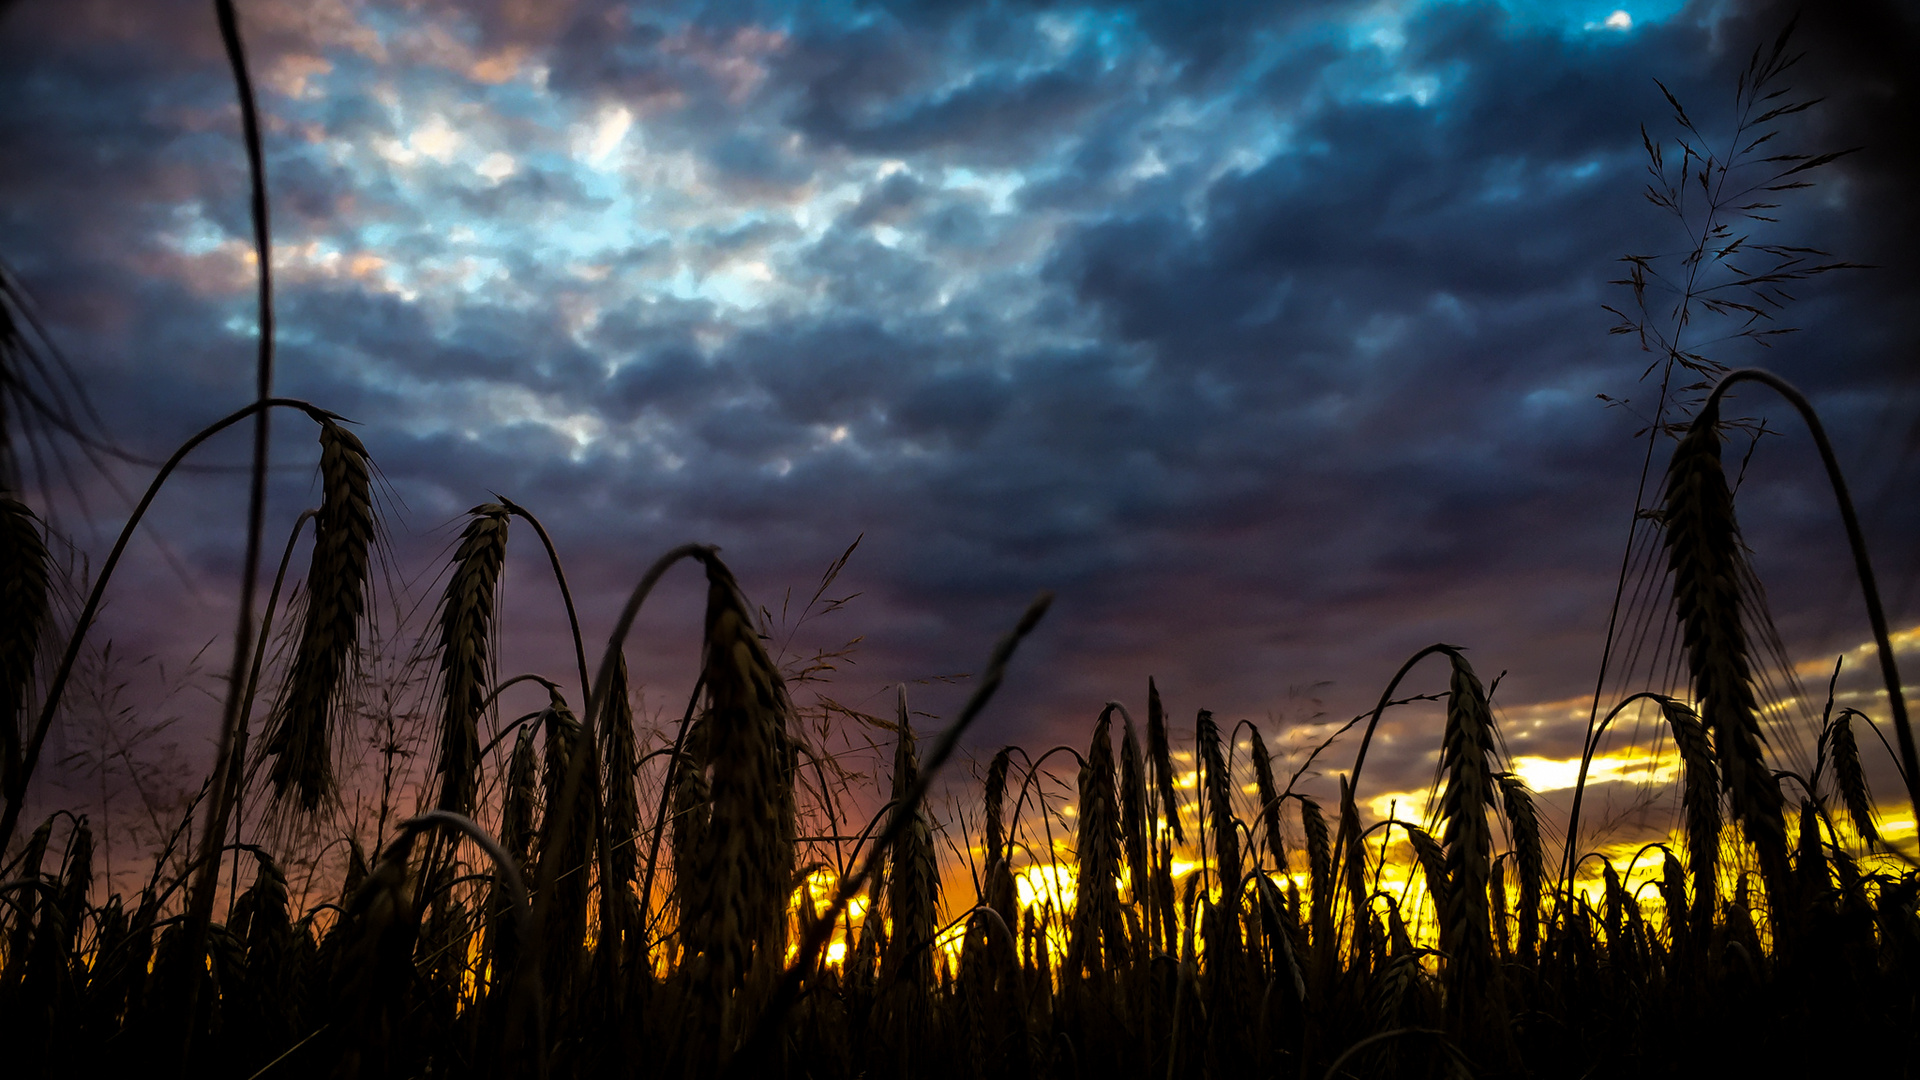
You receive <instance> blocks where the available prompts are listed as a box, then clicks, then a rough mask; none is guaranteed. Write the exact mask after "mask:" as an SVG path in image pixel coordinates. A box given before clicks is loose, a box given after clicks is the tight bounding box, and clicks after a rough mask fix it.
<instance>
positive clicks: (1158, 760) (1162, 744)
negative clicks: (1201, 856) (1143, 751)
mask: <svg viewBox="0 0 1920 1080" xmlns="http://www.w3.org/2000/svg"><path fill="white" fill-rule="evenodd" d="M1147 755H1148V757H1149V758H1150V759H1151V762H1152V765H1153V774H1154V779H1155V782H1156V783H1157V784H1158V785H1159V790H1160V813H1161V814H1162V815H1163V816H1164V817H1165V818H1166V820H1167V827H1168V828H1170V829H1172V830H1173V839H1174V840H1175V842H1177V843H1182V844H1184V843H1186V842H1187V834H1186V832H1185V830H1183V829H1182V828H1181V825H1180V800H1179V797H1178V795H1177V793H1176V789H1175V788H1174V786H1173V781H1174V774H1173V749H1172V746H1171V745H1170V743H1169V741H1168V738H1167V716H1166V712H1165V710H1164V709H1163V708H1162V707H1161V705H1160V688H1159V687H1157V686H1155V685H1154V684H1153V676H1151V675H1149V676H1147Z"/></svg>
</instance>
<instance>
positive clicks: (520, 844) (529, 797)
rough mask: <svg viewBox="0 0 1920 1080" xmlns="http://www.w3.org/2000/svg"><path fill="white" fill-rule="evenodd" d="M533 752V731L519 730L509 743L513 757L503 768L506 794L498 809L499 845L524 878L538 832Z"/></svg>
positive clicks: (538, 792)
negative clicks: (511, 744) (535, 835)
mask: <svg viewBox="0 0 1920 1080" xmlns="http://www.w3.org/2000/svg"><path fill="white" fill-rule="evenodd" d="M535 759H536V755H535V754H534V751H533V731H532V729H531V728H525V727H523V728H521V729H520V734H519V735H518V736H517V737H516V738H515V739H514V741H513V757H512V759H511V761H510V762H509V764H508V765H507V791H506V796H505V798H504V800H503V801H502V803H501V807H500V842H501V845H502V846H504V847H505V848H506V849H507V851H508V853H509V854H511V855H512V856H513V857H514V860H515V861H516V862H518V863H519V864H520V867H521V870H522V872H523V874H524V872H525V870H526V868H527V866H528V859H529V857H530V856H531V854H532V852H533V837H534V834H535V832H536V830H537V828H538V826H537V824H536V814H537V813H538V812H539V805H540V789H539V786H538V785H539V776H540V772H539V763H538V762H537V761H536V760H535Z"/></svg>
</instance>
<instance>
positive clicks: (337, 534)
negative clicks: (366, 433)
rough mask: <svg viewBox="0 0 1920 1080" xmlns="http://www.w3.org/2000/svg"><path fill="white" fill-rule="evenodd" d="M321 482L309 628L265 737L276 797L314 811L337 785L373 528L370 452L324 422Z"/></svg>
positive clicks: (309, 577) (304, 628) (303, 634)
mask: <svg viewBox="0 0 1920 1080" xmlns="http://www.w3.org/2000/svg"><path fill="white" fill-rule="evenodd" d="M320 482H321V490H322V496H321V502H320V511H319V513H317V514H315V515H314V541H313V560H312V564H311V565H310V567H309V568H308V570H307V617H306V623H305V625H304V626H302V628H301V631H300V647H299V649H298V651H297V652H295V654H294V660H293V675H292V677H291V678H290V679H289V681H288V684H287V693H286V698H285V704H284V705H283V707H282V708H281V710H280V711H279V713H278V715H276V716H275V718H274V723H273V730H272V732H271V733H270V734H269V735H268V737H267V753H268V754H271V755H273V758H274V763H273V770H272V772H271V779H272V782H273V791H274V798H275V799H276V800H278V799H282V798H285V797H286V796H287V793H288V790H289V789H291V790H292V792H293V795H294V798H295V799H296V801H297V804H298V805H299V807H300V809H302V810H305V811H307V812H309V813H311V812H313V811H314V810H317V809H319V806H320V801H321V799H322V798H324V797H325V796H326V795H327V793H328V792H329V791H331V790H332V787H333V744H334V741H335V739H334V728H335V726H336V713H337V712H339V710H337V709H336V708H335V707H334V703H335V701H336V699H337V698H338V696H339V687H340V683H341V680H342V678H343V677H344V675H345V674H346V672H347V669H348V667H349V665H350V664H351V662H352V658H353V654H354V649H355V647H356V645H357V644H358V643H359V637H360V623H361V621H362V616H363V615H364V614H365V612H366V585H367V564H368V558H369V553H370V552H371V550H372V547H373V538H374V529H375V525H374V519H373V499H372V480H371V474H370V472H369V469H368V464H367V449H366V447H365V446H363V445H361V443H360V439H359V438H358V437H357V436H355V435H354V434H353V432H351V431H348V430H347V429H346V428H343V427H341V426H340V425H339V424H337V423H334V422H333V421H331V420H323V421H321V423H320Z"/></svg>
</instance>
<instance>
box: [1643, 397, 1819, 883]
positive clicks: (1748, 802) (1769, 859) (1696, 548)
mask: <svg viewBox="0 0 1920 1080" xmlns="http://www.w3.org/2000/svg"><path fill="white" fill-rule="evenodd" d="M1719 422H1720V405H1719V400H1718V399H1717V398H1713V399H1710V400H1709V401H1708V402H1707V404H1706V406H1705V407H1703V408H1702V409H1701V410H1700V412H1699V414H1698V415H1696V416H1695V417H1694V419H1693V423H1692V425H1691V426H1689V427H1688V429H1687V434H1686V437H1685V438H1683V439H1681V440H1680V445H1679V447H1678V448H1676V449H1675V450H1674V452H1673V460H1672V462H1671V463H1669V465H1668V467H1667V495H1666V504H1665V508H1664V520H1665V522H1666V528H1667V531H1666V545H1667V566H1668V569H1669V570H1670V571H1671V572H1672V575H1673V606H1674V613H1675V614H1676V615H1677V616H1678V618H1679V620H1680V625H1681V628H1682V631H1683V638H1684V644H1685V648H1686V654H1687V667H1688V670H1689V673H1690V674H1691V676H1692V680H1693V692H1694V698H1695V700H1696V701H1697V703H1698V707H1699V710H1700V715H1701V718H1702V719H1703V720H1704V721H1705V723H1706V726H1707V729H1708V730H1709V731H1710V732H1711V733H1712V735H1713V747H1714V750H1715V752H1716V755H1717V757H1718V759H1719V763H1720V777H1721V781H1722V783H1723V784H1724V785H1725V786H1726V792H1727V795H1728V799H1729V801H1730V803H1731V805H1732V808H1733V814H1734V817H1735V818H1736V819H1738V820H1739V822H1740V823H1741V825H1742V826H1743V827H1744V829H1745V831H1746V834H1747V839H1748V840H1749V841H1751V842H1752V844H1753V846H1754V848H1755V850H1756V851H1757V852H1758V854H1759V856H1760V869H1761V873H1762V874H1763V875H1764V876H1765V877H1766V882H1767V891H1768V896H1769V897H1770V899H1772V900H1774V901H1778V900H1780V899H1782V898H1783V897H1784V895H1785V890H1786V889H1787V888H1788V887H1789V886H1788V877H1787V857H1786V823H1785V820H1784V818H1783V816H1782V809H1781V803H1782V799H1781V795H1780V785H1779V783H1778V781H1776V780H1775V779H1774V778H1773V773H1772V772H1771V771H1769V770H1768V768H1767V763H1766V758H1765V754H1764V752H1763V749H1762V747H1763V743H1764V737H1763V736H1762V734H1761V732H1760V723H1759V709H1758V705H1757V704H1756V702H1755V700H1754V695H1753V685H1752V671H1751V668H1750V666H1749V661H1748V647H1747V635H1746V628H1745V627H1744V626H1743V625H1742V623H1741V612H1740V609H1741V596H1740V585H1739V582H1740V581H1741V580H1743V579H1744V578H1745V577H1746V570H1745V565H1744V564H1745V559H1744V558H1743V556H1742V554H1741V547H1740V535H1739V528H1738V526H1737V525H1736V524H1735V523H1734V517H1733V493H1732V492H1731V491H1730V490H1729V489H1728V487H1727V477H1726V473H1725V472H1724V471H1723V470H1722V469H1721V466H1720V434H1719Z"/></svg>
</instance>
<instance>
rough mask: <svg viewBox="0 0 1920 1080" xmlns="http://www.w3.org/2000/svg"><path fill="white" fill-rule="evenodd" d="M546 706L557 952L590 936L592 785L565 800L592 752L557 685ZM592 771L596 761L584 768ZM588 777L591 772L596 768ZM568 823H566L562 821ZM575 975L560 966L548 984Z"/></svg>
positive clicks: (549, 872)
mask: <svg viewBox="0 0 1920 1080" xmlns="http://www.w3.org/2000/svg"><path fill="white" fill-rule="evenodd" d="M548 694H549V700H548V704H547V710H546V712H545V713H543V714H542V715H541V721H542V726H543V727H544V728H545V729H546V764H545V770H544V771H543V773H542V775H541V784H542V787H543V788H544V792H543V801H544V802H545V803H546V809H547V812H546V817H545V820H543V821H542V822H541V828H540V870H541V875H540V876H541V877H542V878H543V879H551V880H552V881H553V888H554V899H553V905H552V908H551V916H550V917H551V919H552V920H553V921H552V922H551V923H550V924H549V929H547V930H546V932H545V938H544V940H545V943H546V947H547V948H548V949H549V950H550V958H551V957H552V954H558V953H561V952H563V951H565V950H570V949H578V948H580V947H581V944H582V943H583V942H584V940H585V934H586V919H587V897H588V895H589V888H588V886H589V884H590V877H589V875H590V864H591V862H592V858H593V840H594V827H593V815H594V802H595V800H594V796H593V792H592V791H591V790H589V786H590V785H589V784H580V783H576V784H575V790H574V792H573V800H572V803H571V804H570V805H569V804H568V803H567V802H566V786H567V775H568V773H570V772H572V771H573V769H574V760H573V759H574V756H575V755H576V754H587V755H589V756H591V755H592V753H593V747H592V746H591V745H590V744H589V743H588V742H587V741H586V739H585V738H584V734H583V731H582V728H581V724H580V718H579V717H578V716H576V715H574V712H573V709H572V708H571V707H570V706H569V705H568V704H567V701H566V699H565V698H563V697H561V696H560V691H559V690H558V689H557V688H552V687H550V688H549V689H548ZM583 767H585V768H587V769H589V770H591V769H592V762H591V761H588V762H587V763H585V765H584V766H583ZM588 775H592V773H591V771H590V772H589V773H588ZM563 822H564V823H565V824H564V826H563V824H562V823H563ZM569 975H570V973H568V972H563V971H562V970H560V968H559V967H558V966H557V961H556V966H555V967H554V968H553V969H551V971H550V973H549V975H548V980H547V987H548V989H549V990H551V991H555V992H558V991H560V990H561V989H562V987H563V986H564V980H565V979H566V978H567V977H569Z"/></svg>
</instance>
